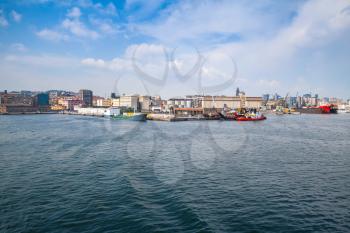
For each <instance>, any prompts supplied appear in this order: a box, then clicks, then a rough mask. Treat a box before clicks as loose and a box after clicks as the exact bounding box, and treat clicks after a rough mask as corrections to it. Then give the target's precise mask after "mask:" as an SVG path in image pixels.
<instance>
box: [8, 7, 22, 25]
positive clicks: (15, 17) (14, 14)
mask: <svg viewBox="0 0 350 233" xmlns="http://www.w3.org/2000/svg"><path fill="white" fill-rule="evenodd" d="M11 16H12V18H13V20H14V21H15V22H17V23H19V22H21V20H22V15H21V14H20V13H18V12H16V11H15V10H13V11H11Z"/></svg>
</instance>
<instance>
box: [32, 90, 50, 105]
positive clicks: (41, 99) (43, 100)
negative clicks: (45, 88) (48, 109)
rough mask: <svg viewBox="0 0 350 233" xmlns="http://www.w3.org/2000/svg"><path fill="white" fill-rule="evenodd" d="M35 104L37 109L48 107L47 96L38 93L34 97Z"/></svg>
mask: <svg viewBox="0 0 350 233" xmlns="http://www.w3.org/2000/svg"><path fill="white" fill-rule="evenodd" d="M35 104H36V105H37V106H39V107H45V106H49V94H47V93H39V94H37V95H36V96H35Z"/></svg>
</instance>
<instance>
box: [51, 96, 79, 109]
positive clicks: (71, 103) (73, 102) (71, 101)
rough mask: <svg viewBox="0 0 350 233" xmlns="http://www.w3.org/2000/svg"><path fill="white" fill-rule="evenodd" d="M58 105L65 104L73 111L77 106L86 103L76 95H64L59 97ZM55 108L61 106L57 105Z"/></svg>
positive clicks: (65, 106)
mask: <svg viewBox="0 0 350 233" xmlns="http://www.w3.org/2000/svg"><path fill="white" fill-rule="evenodd" d="M57 105H60V106H63V107H64V108H65V109H66V110H69V111H72V110H74V107H75V106H79V107H81V106H83V105H84V103H83V101H82V100H80V98H78V97H75V96H63V97H60V98H58V101H57ZM55 108H57V109H59V107H57V106H55Z"/></svg>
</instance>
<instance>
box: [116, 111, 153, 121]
mask: <svg viewBox="0 0 350 233" xmlns="http://www.w3.org/2000/svg"><path fill="white" fill-rule="evenodd" d="M112 118H113V119H116V120H131V121H146V120H147V114H145V113H139V112H136V113H134V112H124V113H123V114H121V115H116V116H112Z"/></svg>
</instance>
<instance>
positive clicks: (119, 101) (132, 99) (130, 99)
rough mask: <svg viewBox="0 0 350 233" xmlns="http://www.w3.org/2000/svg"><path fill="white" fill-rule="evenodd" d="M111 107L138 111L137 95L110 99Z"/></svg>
mask: <svg viewBox="0 0 350 233" xmlns="http://www.w3.org/2000/svg"><path fill="white" fill-rule="evenodd" d="M112 106H113V107H121V108H132V109H134V110H135V111H137V110H139V108H138V106H139V97H138V96H137V95H123V96H120V97H119V98H116V99H112Z"/></svg>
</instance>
